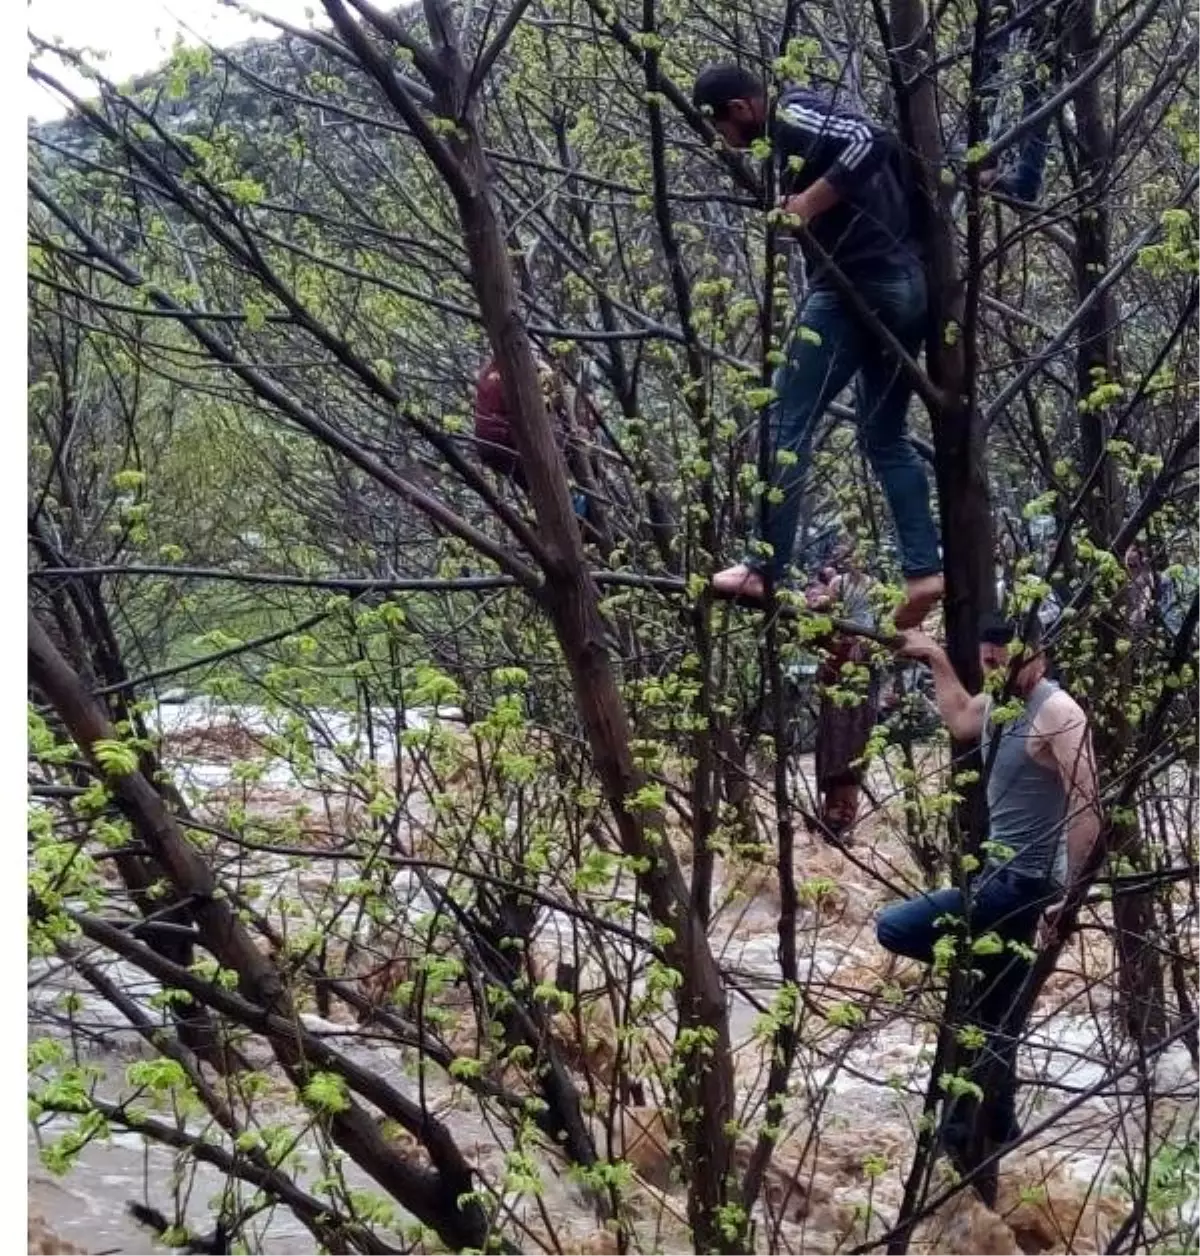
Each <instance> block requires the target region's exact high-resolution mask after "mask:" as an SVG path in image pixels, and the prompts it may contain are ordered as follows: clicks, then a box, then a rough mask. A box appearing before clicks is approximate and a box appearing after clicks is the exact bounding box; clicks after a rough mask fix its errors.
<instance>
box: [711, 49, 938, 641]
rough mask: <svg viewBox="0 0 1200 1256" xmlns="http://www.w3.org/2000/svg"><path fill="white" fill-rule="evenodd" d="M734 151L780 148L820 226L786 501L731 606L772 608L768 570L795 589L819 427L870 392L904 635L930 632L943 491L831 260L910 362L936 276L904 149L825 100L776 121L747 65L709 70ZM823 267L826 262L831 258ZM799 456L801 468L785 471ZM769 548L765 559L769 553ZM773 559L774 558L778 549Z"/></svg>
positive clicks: (792, 371) (788, 183) (867, 437)
mask: <svg viewBox="0 0 1200 1256" xmlns="http://www.w3.org/2000/svg"><path fill="white" fill-rule="evenodd" d="M692 98H693V102H694V103H695V105H696V106H697V108H699V109H702V110H704V112H705V113H706V114H708V115H709V117H711V119H712V122H713V125H714V126H715V127H716V129H717V131H718V132H720V134H721V136H722V138H723V139H724V140H725V142H726V143H728V144H729V145H731V146H732V147H734V148H748V147H750V145H751V144H753V143H754V141H755V140H758V139H762V138H766V137H768V135H769V138H770V139H771V141H772V143H773V147H774V152H775V155H776V156H777V157H778V159H779V162H780V169H781V179H780V182H781V187H782V189H783V200H782V202H781V208H782V209H783V210H784V211H785V212H786V213H788V214H791V215H795V216H796V217H798V218H800V219H801V220H802V222H803V223H804V224H805V225H806V226H807V228H808V232H809V234H810V235H811V239H812V241H815V243H816V244H817V246H818V249H813V248H811V246H810V245H809V244H808V241H807V240H806V239H802V241H801V243H802V246H804V247H805V250H806V258H807V263H808V277H809V285H810V292H809V295H808V299H807V300H806V301H805V303H804V305H803V307H802V309H801V310H800V316H799V326H798V327H797V329H796V332H795V334H794V336H793V338H792V342H791V345H790V348H789V351H788V360H787V363H786V365H785V366H783V367H782V368H781V369H780V371H779V373H778V375H777V377H776V380H775V394H776V401H775V406H774V415H773V423H772V428H773V433H774V442H775V452H776V459H777V465H776V467H775V470H774V477H775V482H774V487H775V488H776V489H778V490H779V491H780V492H781V493H782V500H781V501H778V502H777V503H776V504H773V505H770V506H769V507H768V511H767V521H766V532H765V535H763V536H761V537H759V538H758V541H759V544H758V545H757V546H754V547H752V548H753V549H755V550H757V551H759V552H755V553H751V554H750V555H748V556H747V557H746V558H745V559H744V560H743V561H742V562H741V563H739V564H738V565H737V566H736V567H732V568H730V569H729V570H728V571H722V572H720V573H719V574H718V575H717V576H715V577H714V579H713V589H714V591H715V592H717V593H718V594H719V595H721V596H725V597H746V598H750V599H752V600H756V599H758V598H761V597H762V595H763V584H764V571H765V570H766V569H767V567H768V565H769V567H770V570H771V572H772V575H773V576H774V578H775V580H777V581H778V580H781V579H782V578H784V576H785V575H786V573H787V570H788V567H789V565H790V563H791V558H792V549H793V546H794V544H795V538H796V527H797V523H798V521H799V516H800V504H801V498H802V496H803V492H804V480H805V476H806V474H807V471H808V465H807V464H808V463H809V461H810V459H811V445H812V435H813V430H814V429H815V427H816V425H817V422H818V420H819V419H820V417H821V415H822V414H823V413H824V412H825V410H826V409H827V408H828V407H829V405H830V404H831V403H832V402H833V401H834V399H835V398H836V397H837V395H838V394H839V393H840V392H841V391H842V389H843V388H845V387H846V385H847V384H848V383H849V382H850V381H851V379H856V394H857V407H856V408H857V415H858V429H859V440H860V442H861V443H862V446H863V449H864V452H865V453H866V455H867V458H868V460H869V461H870V463H871V465H872V467H873V468H874V471H875V474H876V475H877V476H878V477H879V482H880V484H881V485H882V487H883V491H884V495H885V496H886V498H887V502H888V507H889V509H890V511H891V515H892V521H893V523H894V525H895V529H896V535H897V541H898V544H899V550H900V558H901V566H902V568H903V571H904V576H905V580H906V585H907V597H906V599H905V601H904V603H903V604H902V605H901V606H900V608H899V609H898V610H897V612H896V624H897V626H898V627H900V628H911V627H915V626H917V625H918V624H920V623H921V622H922V621H923V620H924V618H925V617H926V615H928V614H929V612H930V611H931V610H932V609H933V607H934V605H935V604H936V603H937V602H938V600H939V599H940V598H941V595H942V589H943V585H942V562H941V555H940V552H939V549H938V534H937V528H936V526H935V524H934V521H933V514H932V511H931V509H930V504H929V481H928V479H927V477H926V472H925V468H924V466H923V465H922V462H921V459H920V457H919V455H918V454H917V452H916V450H915V449H914V448H913V446H912V444H911V443H910V442H909V441H908V439H907V422H908V403H909V399H910V397H911V395H912V388H911V386H910V385H909V383H908V381H907V379H906V378H905V376H904V374H903V372H902V371H901V369H900V366H899V363H898V362H897V361H896V359H895V357H894V356H893V355H891V354H890V353H888V352H887V350H886V348H885V347H884V346H883V345H882V344H880V343H879V341H878V339H877V338H876V337H875V336H874V335H872V334H871V332H869V331H868V330H867V329H866V328H865V327H864V326H863V325H862V323H861V321H860V320H859V319H858V318H857V317H856V316H855V314H854V313H853V311H852V310H850V309H849V308H848V306H847V304H846V302H845V301H844V299H843V298H842V296H841V293H840V291H839V289H838V288H837V287H836V286H835V285H834V282H833V279H832V276H831V274H830V271H829V268H828V265H827V263H826V261H825V258H827V259H828V260H829V261H831V262H832V263H833V265H834V266H836V267H837V269H838V270H840V271H841V272H842V274H843V275H845V276H846V278H847V279H849V280H850V281H851V283H852V284H853V285H854V288H855V289H856V290H857V292H858V293H859V295H860V296H861V297H862V298H863V300H864V301H865V302H866V304H867V305H868V307H869V308H870V309H871V310H872V311H873V312H874V313H875V314H876V315H877V316H878V317H879V319H880V320H881V321H882V322H883V323H884V324H885V325H886V326H887V327H888V328H889V330H890V331H891V332H892V333H893V334H894V335H895V337H896V339H897V340H898V341H899V342H900V344H901V345H902V346H903V347H904V349H905V350H906V352H908V353H909V354H910V355H914V356H915V355H916V354H917V353H918V352H919V350H920V346H921V343H922V341H923V340H924V338H925V333H926V294H925V273H924V267H923V265H922V262H921V254H920V247H919V245H918V242H917V238H916V230H915V226H914V224H913V222H912V219H911V209H910V200H909V193H908V186H907V179H906V177H905V172H904V165H903V154H902V152H901V149H900V145H899V142H898V141H897V139H896V137H895V136H894V135H892V134H890V133H889V132H887V131H885V130H883V129H882V128H880V127H878V126H876V125H875V124H873V123H871V122H870V121H868V120H867V119H866V118H863V117H862V116H860V115H859V114H857V113H855V112H853V111H851V110H850V109H847V108H845V107H843V106H840V105H838V104H835V103H834V102H833V101H831V100H830V99H828V98H827V97H825V96H822V95H820V94H819V93H817V92H813V91H808V90H806V89H803V88H790V89H788V90H786V91H785V92H784V93H783V94H782V95H781V96H780V98H779V100H778V101H777V102H776V103H775V105H774V109H773V110H772V109H771V108H770V106H769V105H768V101H767V96H766V93H765V91H764V88H763V86H762V84H761V82H760V81H759V80H758V79H757V78H756V77H755V76H754V75H753V74H752V73H750V71H748V70H746V69H744V68H743V67H741V66H737V65H714V66H709V67H708V68H707V69H706V70H704V71H703V72H702V73H701V74H700V76H699V78H697V80H696V84H695V87H694V89H693V92H692ZM822 254H824V255H825V258H822V256H821V255H822ZM784 452H786V453H787V454H789V455H791V456H790V457H785V458H782V459H781V458H779V454H780V453H784ZM763 543H765V545H764V544H763ZM767 547H769V550H768V548H767Z"/></svg>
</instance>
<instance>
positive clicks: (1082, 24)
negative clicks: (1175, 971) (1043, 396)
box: [1069, 0, 1166, 1046]
mask: <svg viewBox="0 0 1200 1256" xmlns="http://www.w3.org/2000/svg"><path fill="white" fill-rule="evenodd" d="M1069 39H1070V50H1071V53H1072V55H1073V56H1074V58H1075V72H1076V73H1077V74H1078V73H1082V72H1083V71H1084V70H1086V68H1087V67H1088V65H1089V64H1090V63H1091V62H1092V61H1094V60H1095V58H1096V56H1097V55H1098V54H1099V51H1100V41H1099V37H1098V35H1097V33H1096V9H1095V0H1077V3H1076V5H1075V11H1074V13H1073V15H1072V18H1071V25H1070V30H1069ZM1075 118H1076V137H1077V139H1076V143H1077V161H1076V163H1075V179H1076V193H1077V195H1076V203H1077V205H1078V206H1079V209H1078V213H1077V215H1076V221H1075V241H1076V244H1075V285H1076V298H1077V300H1078V302H1079V303H1080V304H1081V305H1082V304H1084V303H1085V302H1087V301H1089V300H1090V299H1091V297H1092V295H1093V293H1094V291H1095V289H1096V287H1097V285H1098V284H1099V283H1100V282H1101V280H1103V278H1104V277H1105V275H1106V274H1107V273H1108V269H1109V266H1110V260H1111V259H1110V256H1109V244H1110V225H1111V223H1110V205H1109V200H1108V191H1107V189H1108V187H1109V184H1110V181H1111V173H1112V172H1111V158H1112V137H1111V133H1110V130H1109V128H1108V126H1107V125H1106V123H1105V120H1104V100H1103V95H1102V89H1101V79H1100V77H1096V78H1093V79H1091V80H1090V81H1089V82H1087V83H1086V84H1085V85H1084V86H1083V87H1081V88H1080V90H1079V92H1078V95H1077V96H1076V98H1075ZM1118 314H1119V312H1118V309H1117V303H1116V299H1115V297H1114V296H1113V294H1112V289H1111V288H1110V289H1108V290H1107V291H1106V292H1105V293H1104V294H1103V295H1102V296H1101V297H1100V298H1099V300H1097V301H1096V302H1095V304H1094V305H1093V306H1092V307H1091V309H1090V310H1089V311H1088V313H1087V315H1086V316H1085V317H1084V319H1083V321H1082V323H1081V324H1080V328H1079V350H1078V352H1077V354H1076V361H1075V386H1076V396H1077V401H1078V403H1083V402H1084V401H1085V400H1086V399H1087V398H1088V397H1089V396H1091V394H1092V393H1093V392H1094V391H1095V389H1096V387H1097V385H1098V384H1101V383H1104V382H1105V381H1112V380H1114V379H1116V378H1117V376H1118V373H1119V365H1118V353H1117V327H1118ZM1107 445H1108V419H1107V414H1106V410H1105V408H1104V407H1103V406H1096V405H1088V406H1086V407H1085V406H1084V405H1083V404H1080V406H1079V453H1080V471H1081V474H1082V475H1083V476H1085V477H1086V476H1088V475H1090V474H1091V472H1092V469H1093V468H1094V467H1096V466H1097V464H1099V465H1100V468H1101V470H1100V475H1099V476H1098V478H1097V482H1096V486H1095V488H1094V490H1093V492H1092V495H1091V497H1090V498H1089V500H1088V503H1087V510H1086V521H1087V525H1088V530H1089V531H1090V533H1091V537H1092V540H1093V542H1094V543H1095V544H1096V545H1098V546H1099V547H1100V548H1101V549H1108V548H1109V547H1110V546H1111V545H1112V543H1113V540H1114V538H1115V537H1116V535H1117V533H1118V532H1119V530H1120V527H1121V517H1122V515H1123V513H1124V512H1123V509H1122V503H1121V486H1120V482H1119V478H1118V474H1117V469H1116V467H1115V465H1114V464H1113V461H1112V459H1111V458H1110V457H1109V455H1108V450H1107ZM1118 557H1120V555H1118ZM1096 633H1097V636H1098V638H1099V640H1098V642H1097V645H1098V651H1099V657H1100V658H1101V659H1103V660H1105V667H1104V676H1105V685H1104V689H1103V692H1097V693H1096V694H1095V695H1094V699H1095V700H1094V701H1093V702H1092V704H1091V706H1092V710H1091V718H1092V728H1093V737H1094V740H1095V749H1096V756H1097V759H1098V761H1099V762H1100V763H1101V764H1102V765H1107V766H1108V767H1110V768H1112V767H1115V766H1116V765H1117V764H1120V763H1123V762H1124V761H1125V760H1126V759H1127V758H1128V755H1129V750H1130V744H1131V738H1132V729H1131V728H1130V724H1129V716H1128V701H1127V699H1128V696H1129V690H1130V687H1131V684H1132V671H1131V663H1132V656H1130V655H1126V656H1125V657H1121V656H1120V655H1118V654H1117V650H1116V644H1117V640H1118V638H1119V637H1120V635H1121V634H1120V631H1119V628H1118V625H1117V624H1116V623H1114V622H1112V621H1111V620H1110V619H1108V618H1107V617H1104V616H1102V617H1101V618H1100V619H1099V621H1098V622H1097V626H1096ZM1128 816H1129V818H1128V819H1122V820H1121V821H1120V822H1119V823H1114V825H1113V826H1112V828H1111V830H1110V853H1111V854H1113V855H1117V856H1121V857H1122V858H1123V859H1124V860H1127V861H1128V862H1129V863H1131V864H1132V865H1133V867H1134V868H1135V869H1136V870H1138V871H1149V870H1150V869H1149V864H1148V863H1147V860H1146V852H1145V849H1144V846H1143V842H1142V838H1141V833H1140V830H1139V826H1138V820H1137V813H1136V811H1132V810H1131V811H1129V812H1128ZM1113 918H1114V922H1115V924H1116V929H1117V957H1118V965H1119V974H1118V992H1119V1002H1118V1013H1119V1020H1120V1023H1121V1025H1122V1027H1123V1029H1124V1031H1125V1032H1126V1033H1127V1034H1129V1035H1130V1037H1131V1038H1133V1039H1134V1040H1135V1041H1137V1042H1140V1043H1142V1044H1143V1045H1144V1046H1149V1045H1151V1044H1152V1043H1153V1042H1154V1041H1155V1040H1156V1039H1158V1038H1159V1037H1160V1036H1161V1035H1162V1033H1163V1032H1164V1031H1165V1029H1166V1009H1165V995H1164V983H1163V971H1162V961H1161V958H1160V953H1159V951H1158V950H1157V949H1156V948H1155V945H1154V934H1155V932H1156V924H1155V916H1154V896H1153V894H1152V893H1146V894H1126V895H1121V896H1120V897H1119V898H1117V899H1115V900H1114V902H1113Z"/></svg>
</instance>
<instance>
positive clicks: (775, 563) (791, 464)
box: [713, 289, 861, 599]
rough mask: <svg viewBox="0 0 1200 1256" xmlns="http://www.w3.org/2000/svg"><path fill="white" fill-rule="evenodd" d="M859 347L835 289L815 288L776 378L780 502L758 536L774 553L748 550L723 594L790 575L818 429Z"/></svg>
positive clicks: (721, 581)
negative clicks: (767, 576) (768, 576)
mask: <svg viewBox="0 0 1200 1256" xmlns="http://www.w3.org/2000/svg"><path fill="white" fill-rule="evenodd" d="M858 346H859V339H858V335H857V329H856V327H855V325H854V323H853V322H852V321H851V315H850V314H849V312H848V311H846V310H845V309H843V307H842V303H841V300H840V299H839V297H838V296H837V294H836V293H833V292H829V291H826V290H825V289H817V290H816V291H814V292H813V293H811V294H810V296H809V298H808V300H807V301H806V302H805V303H804V306H803V307H802V309H801V311H800V322H799V326H798V327H797V329H796V332H795V334H794V335H793V337H792V342H791V345H790V346H789V349H788V360H787V363H786V364H785V365H784V366H782V367H781V368H780V369H779V371H778V372H777V374H776V376H775V385H774V386H775V394H776V396H775V399H774V401H773V402H772V414H771V423H770V426H771V440H772V467H771V484H772V489H773V490H775V491H776V492H777V493H781V494H782V500H780V501H777V502H771V503H769V504H768V507H767V519H766V530H765V533H764V534H763V535H762V536H761V537H760V538H759V539H760V540H761V541H764V542H766V543H767V544H768V545H770V546H771V554H770V556H769V557H767V556H765V555H762V554H759V553H754V552H751V553H750V554H748V555H747V556H746V558H745V559H743V561H742V562H741V563H739V564H738V565H737V566H736V567H731V568H729V569H728V570H727V571H722V572H719V573H718V574H717V575H716V576H714V577H713V590H714V592H716V593H717V594H718V595H720V596H722V597H748V598H751V599H758V598H761V597H762V596H763V591H764V578H763V573H764V572H765V571H767V570H768V569H769V570H770V571H771V573H772V575H773V577H774V579H775V580H776V582H778V581H779V580H781V579H782V578H783V577H784V576H785V575H786V574H787V570H788V566H789V564H790V563H791V560H792V550H793V548H794V546H795V543H796V529H797V527H798V525H799V520H800V510H801V504H802V501H803V496H804V492H805V490H806V487H807V481H808V474H809V470H810V467H809V463H810V458H811V446H812V436H813V429H814V428H815V427H816V425H817V422H818V421H819V420H820V418H821V415H822V414H824V413H825V411H826V410H827V409H828V408H829V406H830V404H831V403H832V402H833V400H834V398H835V397H836V396H837V395H838V393H840V392H841V391H842V389H843V388H845V387H846V385H847V384H848V383H849V382H850V379H851V377H852V376H853V375H854V373H855V372H856V371H857V370H858V369H859V367H860V365H861V361H860V358H859V348H858ZM781 453H782V454H783V455H784V457H783V459H782V460H781V459H780V454H781ZM755 506H756V509H757V503H756V504H755ZM753 548H754V547H752V550H753Z"/></svg>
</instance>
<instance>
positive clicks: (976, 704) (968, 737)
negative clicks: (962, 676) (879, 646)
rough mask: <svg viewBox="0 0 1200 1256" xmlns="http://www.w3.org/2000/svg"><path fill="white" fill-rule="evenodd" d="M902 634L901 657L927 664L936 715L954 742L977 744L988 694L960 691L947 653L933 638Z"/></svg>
mask: <svg viewBox="0 0 1200 1256" xmlns="http://www.w3.org/2000/svg"><path fill="white" fill-rule="evenodd" d="M902 635H903V638H904V644H903V645H902V646H901V647H900V653H901V655H903V657H904V658H908V659H917V660H918V661H919V662H921V663H926V664H928V665H929V668H930V670H931V671H932V672H933V687H934V698H935V700H936V701H937V709H938V714H939V715H940V716H941V717H942V720H943V721H944V722H945V725H946V727H947V728H948V729H949V730H950V734H951V736H952V737H953V738H954V739H955V740H956V741H977V740H978V739H979V737H980V736H982V734H983V720H984V716H985V715H986V714H987V695H986V694H982V693H977V694H970V693H968V692H967V691H966V689H964V688H963V684H962V681H960V680H959V678H958V674H957V673H956V672H955V670H954V665H953V664H952V663H951V662H950V660H949V658H948V657H947V656H946V651H945V650H943V649H942V647H941V646H940V645H938V643H937V642H936V641H934V639H933V638H932V637H927V636H926V635H925V634H924V633H923V632H906V633H903V634H902Z"/></svg>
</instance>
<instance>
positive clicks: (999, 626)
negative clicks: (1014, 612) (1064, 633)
mask: <svg viewBox="0 0 1200 1256" xmlns="http://www.w3.org/2000/svg"><path fill="white" fill-rule="evenodd" d="M1019 636H1020V625H1019V624H1018V623H1017V622H1016V621H1015V620H1012V619H1009V618H1007V617H1006V616H1004V615H1001V614H1000V612H999V611H984V613H983V614H982V615H981V616H980V617H979V643H980V644H981V645H1010V644H1011V643H1012V642H1013V641H1015V640H1017V638H1018V637H1019ZM1041 640H1042V624H1041V620H1039V619H1037V618H1036V617H1035V618H1034V621H1033V627H1032V628H1031V629H1030V635H1029V640H1028V641H1027V642H1026V644H1027V645H1030V646H1034V647H1036V646H1038V645H1040V644H1041Z"/></svg>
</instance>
